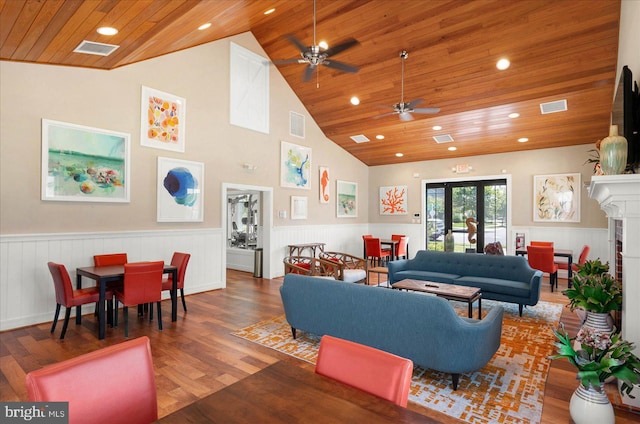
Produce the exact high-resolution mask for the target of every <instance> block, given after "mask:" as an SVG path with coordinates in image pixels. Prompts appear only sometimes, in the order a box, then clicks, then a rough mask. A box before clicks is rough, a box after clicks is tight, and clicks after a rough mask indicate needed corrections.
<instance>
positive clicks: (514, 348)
mask: <svg viewBox="0 0 640 424" xmlns="http://www.w3.org/2000/svg"><path fill="white" fill-rule="evenodd" d="M497 304H500V305H501V306H502V307H503V308H504V310H505V313H504V318H503V323H502V340H501V346H500V348H499V349H498V352H497V353H496V354H495V355H494V357H493V358H492V359H491V361H490V362H489V363H488V364H487V365H486V366H485V367H483V368H481V369H480V370H478V371H476V372H474V373H471V374H463V375H461V376H460V383H459V385H458V390H456V391H453V389H452V387H451V375H449V374H444V373H440V372H437V371H433V370H429V369H424V368H422V367H419V366H416V367H415V368H414V370H413V380H412V383H411V391H410V393H409V401H410V402H415V403H417V404H420V405H423V406H425V407H427V408H430V409H435V410H437V411H440V412H442V413H444V414H447V415H449V416H452V417H454V418H458V419H460V420H463V421H465V422H468V423H538V422H540V416H541V414H542V404H543V397H544V387H545V381H546V378H547V374H548V372H549V364H550V360H549V359H548V356H549V355H551V354H552V353H553V348H554V347H553V342H554V335H553V329H554V328H556V327H557V325H558V323H559V321H560V315H561V312H562V305H560V304H554V303H549V302H538V304H537V305H536V306H535V307H528V308H526V309H525V310H524V313H523V316H522V317H520V316H519V315H518V306H517V305H514V304H510V303H502V302H494V301H490V300H484V301H483V302H482V310H483V314H486V312H487V311H488V310H490V309H491V308H493V307H495V305H497ZM454 307H455V308H456V311H457V312H458V314H459V315H461V316H466V313H467V308H466V305H464V306H463V305H462V304H460V306H457V305H455V304H454ZM232 334H233V335H235V336H238V337H242V338H244V339H247V340H250V341H252V342H255V343H258V344H260V345H262V346H266V347H269V348H271V349H275V350H277V351H279V352H282V353H286V354H288V355H291V356H294V357H296V358H298V359H301V360H303V361H307V362H310V363H312V364H315V362H316V357H317V353H318V345H319V343H320V337H318V336H316V335H314V334H310V333H307V332H304V331H298V337H297V338H296V339H295V340H294V339H293V338H292V336H291V327H290V326H289V324H288V323H287V321H286V319H285V316H284V315H280V316H277V317H274V318H271V319H269V320H266V321H261V322H259V323H257V324H254V325H251V326H249V327H246V328H243V329H240V330H237V331H234V332H233V333H232ZM470 348H472V347H471V346H470Z"/></svg>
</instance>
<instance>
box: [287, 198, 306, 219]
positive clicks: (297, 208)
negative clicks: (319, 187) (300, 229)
mask: <svg viewBox="0 0 640 424" xmlns="http://www.w3.org/2000/svg"><path fill="white" fill-rule="evenodd" d="M291 219H307V196H291Z"/></svg>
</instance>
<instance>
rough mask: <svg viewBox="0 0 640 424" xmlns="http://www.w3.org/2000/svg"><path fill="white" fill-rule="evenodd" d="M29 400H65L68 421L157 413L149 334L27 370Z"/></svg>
mask: <svg viewBox="0 0 640 424" xmlns="http://www.w3.org/2000/svg"><path fill="white" fill-rule="evenodd" d="M26 383H27V393H28V396H29V401H31V402H58V401H65V402H69V421H68V422H69V423H70V424H84V423H89V422H90V423H94V424H103V423H104V424H111V423H117V422H122V421H123V420H126V422H127V423H140V424H142V423H145V424H146V423H151V422H154V421H156V420H157V419H158V401H157V393H156V383H155V376H154V372H153V360H152V358H151V346H150V343H149V338H147V337H140V338H137V339H134V340H130V341H126V342H124V343H119V344H116V345H112V346H109V347H105V348H104V349H99V350H96V351H94V352H91V353H87V354H84V355H80V356H77V357H75V358H72V359H69V360H67V361H63V362H59V363H57V364H52V365H48V366H46V367H44V368H41V369H39V370H36V371H32V372H30V373H29V374H27V377H26Z"/></svg>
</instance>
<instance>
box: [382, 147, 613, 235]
mask: <svg viewBox="0 0 640 424" xmlns="http://www.w3.org/2000/svg"><path fill="white" fill-rule="evenodd" d="M603 136H604V135H603ZM592 148H593V146H592V145H591V144H585V145H579V146H572V147H562V148H556V149H541V150H529V151H526V152H517V153H502V154H496V155H484V156H473V157H464V158H457V159H443V160H434V161H427V162H413V163H406V164H400V165H389V166H376V167H371V168H370V177H369V198H370V199H375V198H377V196H378V195H379V194H378V189H379V187H380V186H389V185H405V184H406V185H408V189H409V199H408V205H409V215H404V216H395V217H390V216H381V215H380V213H379V210H378V205H377V204H376V203H374V202H370V204H369V221H370V222H380V223H382V222H386V223H388V222H411V218H412V215H413V213H415V212H421V210H420V207H421V201H422V199H421V183H422V180H428V179H441V178H451V179H454V178H455V179H459V178H465V177H470V178H474V179H477V178H479V177H482V176H487V175H488V176H495V175H502V170H503V169H504V170H505V171H506V174H511V176H512V184H513V189H512V199H511V202H512V207H513V210H512V225H514V226H536V225H538V226H547V227H548V226H554V225H555V226H562V227H586V228H606V227H607V220H606V217H605V215H604V213H603V212H602V211H601V210H600V207H599V206H598V203H597V202H596V201H594V200H591V199H589V197H588V194H587V191H586V190H585V189H583V190H582V191H581V193H580V194H581V208H580V211H581V212H580V214H581V218H580V223H575V224H571V223H562V224H549V223H539V222H535V223H534V222H533V176H534V175H543V174H562V173H581V174H582V182H583V183H585V182H587V183H588V182H589V181H590V180H591V175H592V173H593V166H591V165H590V164H586V165H584V162H585V161H586V160H587V158H588V157H589V153H588V151H589V149H592ZM456 164H468V165H470V166H471V167H472V168H473V169H472V171H471V172H469V173H468V174H455V173H453V172H452V171H451V169H452V168H453V167H455V166H456ZM414 174H418V175H419V176H418V177H414Z"/></svg>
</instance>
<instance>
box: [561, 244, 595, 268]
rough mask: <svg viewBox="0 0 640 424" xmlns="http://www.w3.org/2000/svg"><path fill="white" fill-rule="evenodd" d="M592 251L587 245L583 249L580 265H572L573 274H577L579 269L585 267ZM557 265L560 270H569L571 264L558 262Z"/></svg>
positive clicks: (579, 260)
mask: <svg viewBox="0 0 640 424" xmlns="http://www.w3.org/2000/svg"><path fill="white" fill-rule="evenodd" d="M590 250H591V248H590V247H589V246H587V245H585V246H583V247H582V252H580V257H579V259H578V263H577V264H576V263H575V262H574V263H572V264H571V269H572V270H573V272H577V271H578V270H579V268H580V267H581V266H582V265H584V263H585V262H586V261H587V257H588V256H589V251H590ZM556 265H558V269H569V263H568V262H566V261H564V262H556Z"/></svg>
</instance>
